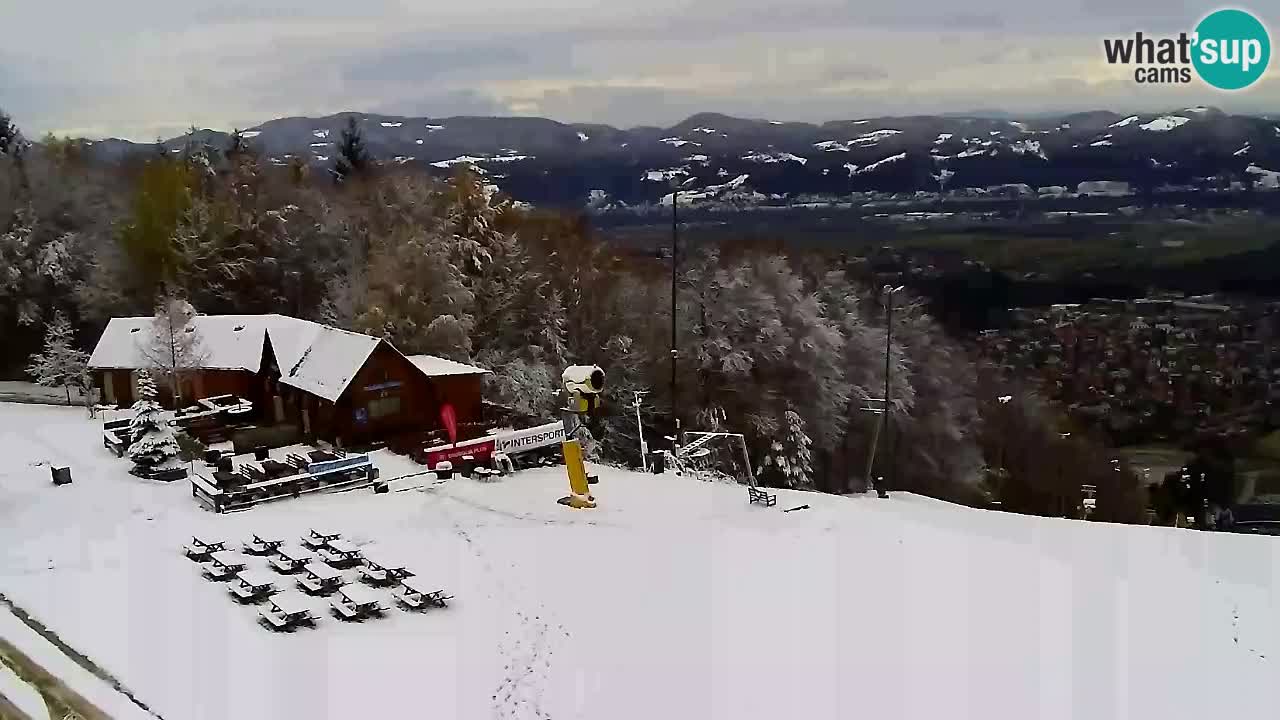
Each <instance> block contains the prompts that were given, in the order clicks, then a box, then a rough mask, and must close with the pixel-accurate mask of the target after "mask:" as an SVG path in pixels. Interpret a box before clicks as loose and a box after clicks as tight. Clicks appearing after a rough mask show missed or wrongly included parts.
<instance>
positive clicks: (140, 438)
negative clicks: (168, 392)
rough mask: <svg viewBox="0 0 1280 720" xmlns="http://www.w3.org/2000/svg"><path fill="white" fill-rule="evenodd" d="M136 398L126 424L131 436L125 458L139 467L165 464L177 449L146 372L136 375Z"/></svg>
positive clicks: (155, 466)
mask: <svg viewBox="0 0 1280 720" xmlns="http://www.w3.org/2000/svg"><path fill="white" fill-rule="evenodd" d="M138 397H139V400H138V401H137V402H135V403H134V404H133V420H131V421H130V423H129V434H130V436H131V437H132V442H131V444H130V445H129V458H130V459H131V460H133V462H134V464H135V465H137V466H139V467H145V468H162V467H167V466H169V465H171V464H172V463H173V461H174V460H175V458H177V457H178V453H179V452H180V450H181V448H179V446H178V438H177V437H176V436H175V435H174V432H173V427H172V426H170V425H169V421H168V420H166V419H165V417H164V411H163V410H161V409H160V403H158V402H156V384H155V381H154V380H152V379H151V375H150V374H149V373H145V372H144V373H142V374H141V375H140V376H139V377H138Z"/></svg>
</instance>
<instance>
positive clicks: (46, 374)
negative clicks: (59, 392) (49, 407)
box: [27, 310, 89, 405]
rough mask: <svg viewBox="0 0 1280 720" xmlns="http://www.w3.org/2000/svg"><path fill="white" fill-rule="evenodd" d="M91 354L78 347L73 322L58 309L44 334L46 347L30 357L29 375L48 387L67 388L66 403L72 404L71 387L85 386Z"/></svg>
mask: <svg viewBox="0 0 1280 720" xmlns="http://www.w3.org/2000/svg"><path fill="white" fill-rule="evenodd" d="M88 362H89V356H88V355H87V354H86V353H85V352H84V351H83V350H78V349H77V348H76V346H75V338H74V336H73V331H72V329H71V323H69V322H67V318H66V316H65V315H63V314H62V311H61V310H59V311H58V312H57V313H55V314H54V316H53V322H51V323H49V326H48V328H47V329H46V330H45V334H44V350H43V351H41V352H39V353H37V354H35V355H32V356H31V364H30V365H28V366H27V374H28V375H30V376H31V377H33V378H35V381H36V382H37V383H39V384H41V385H45V386H47V387H58V386H61V387H63V388H64V389H66V391H67V404H68V405H70V404H71V388H72V387H73V386H74V387H79V388H83V387H84V386H85V384H86V383H85V373H86V371H87V369H86V365H87V364H88Z"/></svg>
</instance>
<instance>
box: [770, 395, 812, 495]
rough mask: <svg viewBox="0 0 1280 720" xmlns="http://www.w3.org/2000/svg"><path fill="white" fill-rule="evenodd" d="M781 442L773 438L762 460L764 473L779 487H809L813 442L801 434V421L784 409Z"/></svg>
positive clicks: (796, 415)
mask: <svg viewBox="0 0 1280 720" xmlns="http://www.w3.org/2000/svg"><path fill="white" fill-rule="evenodd" d="M782 424H783V431H784V432H785V433H786V434H785V435H784V436H783V437H782V439H780V440H779V439H775V440H774V441H773V444H772V445H771V446H770V448H769V449H770V452H769V454H767V455H765V457H764V468H765V472H766V473H769V474H771V475H773V476H774V477H775V479H776V480H777V481H778V482H780V483H781V485H782V487H792V488H807V487H811V486H812V485H813V454H812V452H811V447H812V446H813V441H812V440H810V439H809V435H808V433H806V432H805V426H804V418H802V417H800V415H799V413H797V412H796V411H795V410H793V409H790V408H788V409H787V411H786V412H785V413H784V414H783V423H782Z"/></svg>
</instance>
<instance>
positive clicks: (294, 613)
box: [258, 591, 316, 630]
mask: <svg viewBox="0 0 1280 720" xmlns="http://www.w3.org/2000/svg"><path fill="white" fill-rule="evenodd" d="M258 616H259V618H260V622H262V623H263V624H264V625H266V626H267V627H269V628H271V629H272V630H292V629H293V628H295V627H297V626H299V625H315V623H316V616H315V615H313V614H312V613H311V606H310V605H309V604H308V601H307V597H306V596H305V595H303V594H302V593H299V592H296V591H289V592H283V593H280V594H279V595H275V596H272V598H271V606H270V607H269V608H268V609H267V610H261V611H259V612H258Z"/></svg>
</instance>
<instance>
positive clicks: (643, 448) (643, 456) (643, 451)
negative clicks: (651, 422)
mask: <svg viewBox="0 0 1280 720" xmlns="http://www.w3.org/2000/svg"><path fill="white" fill-rule="evenodd" d="M635 393H636V432H637V433H639V434H640V468H641V469H642V470H643V471H644V472H646V473H647V472H649V446H648V444H647V443H645V441H644V425H643V424H641V422H640V398H642V397H644V395H645V394H646V393H645V391H643V390H636V391H635Z"/></svg>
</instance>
